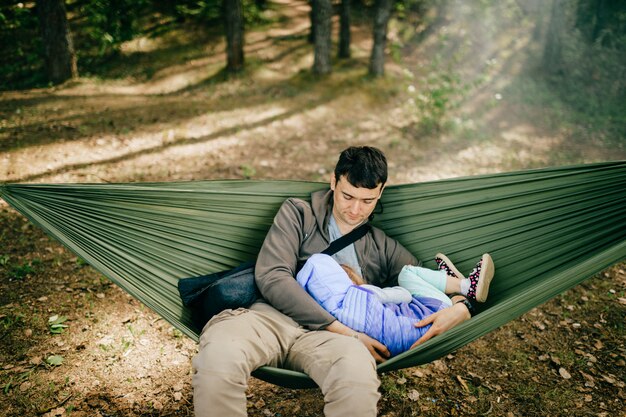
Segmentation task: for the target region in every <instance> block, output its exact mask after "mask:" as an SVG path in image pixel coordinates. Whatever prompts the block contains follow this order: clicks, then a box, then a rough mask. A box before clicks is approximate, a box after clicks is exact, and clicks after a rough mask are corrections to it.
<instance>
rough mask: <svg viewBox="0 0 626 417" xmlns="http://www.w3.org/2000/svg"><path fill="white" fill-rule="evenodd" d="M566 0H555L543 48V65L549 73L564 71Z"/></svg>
mask: <svg viewBox="0 0 626 417" xmlns="http://www.w3.org/2000/svg"><path fill="white" fill-rule="evenodd" d="M564 1H565V0H553V1H552V12H551V14H550V22H549V24H548V31H547V36H546V44H545V47H544V50H543V66H544V69H545V70H546V72H547V73H550V74H559V73H561V72H562V71H563V56H562V53H561V49H562V47H563V39H562V36H563V31H564V26H565V9H564Z"/></svg>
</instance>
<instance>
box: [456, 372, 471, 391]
mask: <svg viewBox="0 0 626 417" xmlns="http://www.w3.org/2000/svg"><path fill="white" fill-rule="evenodd" d="M456 379H457V381H459V383H460V384H461V386H462V387H463V390H464V391H465V392H469V387H468V386H467V382H465V380H464V379H463V378H461V376H460V375H457V376H456Z"/></svg>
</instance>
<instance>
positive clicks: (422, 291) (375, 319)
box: [296, 254, 495, 356]
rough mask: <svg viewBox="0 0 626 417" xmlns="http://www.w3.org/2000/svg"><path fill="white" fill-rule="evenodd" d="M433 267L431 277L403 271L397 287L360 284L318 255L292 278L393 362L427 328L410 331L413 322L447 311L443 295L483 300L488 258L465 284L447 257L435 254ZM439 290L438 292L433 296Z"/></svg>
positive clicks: (347, 270)
mask: <svg viewBox="0 0 626 417" xmlns="http://www.w3.org/2000/svg"><path fill="white" fill-rule="evenodd" d="M436 261H437V264H438V268H439V269H438V270H437V271H431V270H427V269H425V268H421V267H414V266H405V267H404V268H403V270H402V272H401V273H400V276H399V277H398V282H399V283H400V285H401V286H400V287H391V288H379V287H376V286H373V285H369V284H365V281H364V280H363V278H361V277H360V276H358V275H357V274H356V273H354V271H353V270H352V269H351V268H349V267H346V266H341V265H339V264H338V263H337V262H336V261H335V260H334V259H333V258H331V257H330V256H328V255H322V254H317V255H313V256H312V257H311V258H309V260H308V261H307V262H306V264H305V265H304V267H303V268H302V269H301V270H300V272H299V273H298V274H297V276H296V278H297V280H298V283H300V285H302V287H304V288H305V289H306V290H307V292H308V293H309V294H310V295H311V296H312V297H313V298H314V299H315V300H316V301H317V302H318V303H319V304H320V305H321V306H322V307H324V309H325V310H327V311H328V312H330V313H331V314H332V315H333V316H334V317H335V318H337V320H339V321H340V322H341V323H343V324H345V325H347V326H348V327H351V328H352V329H354V330H356V331H359V332H363V333H366V334H367V335H369V336H370V337H373V338H374V339H377V340H378V341H380V342H381V343H383V344H384V345H385V346H387V348H388V349H389V351H390V353H391V355H392V356H394V355H397V354H398V353H401V352H404V351H405V350H408V349H409V348H410V347H411V346H412V345H413V343H414V342H415V341H416V340H418V339H419V338H420V337H421V336H422V335H423V334H424V333H425V332H426V331H427V330H428V327H429V326H425V327H420V328H417V327H415V325H414V324H415V323H416V322H417V321H419V320H421V319H423V318H425V317H427V316H429V315H431V314H433V313H435V312H437V311H439V310H442V309H444V308H447V307H450V306H451V305H452V301H451V300H450V298H448V297H447V296H446V295H445V294H444V292H445V291H448V292H449V293H454V292H456V289H461V293H463V292H465V293H466V294H467V296H468V298H476V299H477V297H476V295H478V294H480V295H481V299H482V300H485V299H486V297H487V293H488V291H489V283H490V281H491V279H492V278H493V273H494V270H495V268H494V266H493V261H492V260H491V257H490V256H489V255H488V254H485V255H483V257H482V259H481V261H480V262H479V263H478V265H477V266H476V268H474V270H473V271H472V273H471V274H470V277H472V278H468V282H465V283H464V282H463V280H464V279H466V278H465V277H463V275H462V274H460V273H459V272H458V270H457V269H456V268H455V267H454V265H453V264H452V262H451V261H450V260H449V259H448V258H447V257H445V256H444V255H442V254H437V259H436ZM350 276H351V277H352V280H351V278H350ZM353 280H354V281H353ZM442 286H443V288H444V290H443V291H441V290H438V288H439V287H442ZM412 293H413V294H412ZM464 295H465V294H464Z"/></svg>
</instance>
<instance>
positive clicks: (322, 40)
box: [313, 0, 333, 74]
mask: <svg viewBox="0 0 626 417" xmlns="http://www.w3.org/2000/svg"><path fill="white" fill-rule="evenodd" d="M315 2H316V3H317V7H316V8H315V12H316V13H315V16H314V17H315V21H314V24H315V43H314V45H315V47H314V49H315V59H314V62H313V72H314V73H315V74H328V73H330V70H331V64H330V49H331V16H332V10H333V9H332V4H331V3H330V0H315Z"/></svg>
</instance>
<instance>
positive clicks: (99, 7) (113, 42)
mask: <svg viewBox="0 0 626 417" xmlns="http://www.w3.org/2000/svg"><path fill="white" fill-rule="evenodd" d="M147 5H148V0H92V1H89V2H85V3H83V4H82V6H80V8H79V9H78V11H79V13H80V14H81V16H83V17H84V18H85V20H86V24H85V26H84V27H83V34H84V35H85V37H86V38H87V41H86V42H85V46H87V45H88V46H90V47H92V48H95V50H96V56H97V57H102V56H106V55H109V54H111V53H115V52H117V51H118V49H119V47H120V45H121V44H122V43H123V42H125V41H128V40H131V39H133V37H134V36H135V35H136V34H137V33H139V25H138V20H139V17H140V16H141V15H142V13H143V12H144V11H145V8H146V6H147Z"/></svg>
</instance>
